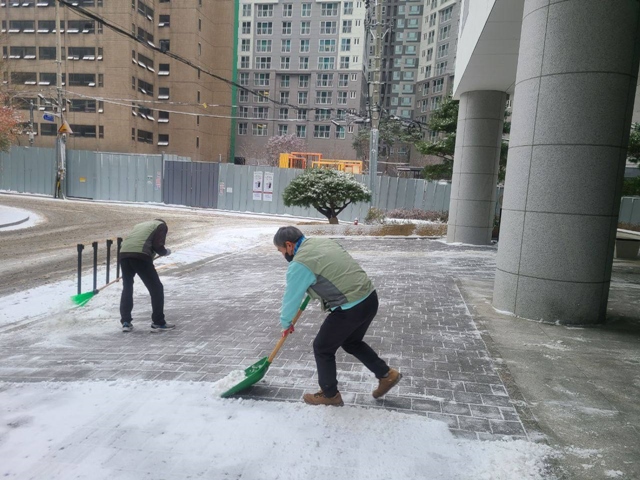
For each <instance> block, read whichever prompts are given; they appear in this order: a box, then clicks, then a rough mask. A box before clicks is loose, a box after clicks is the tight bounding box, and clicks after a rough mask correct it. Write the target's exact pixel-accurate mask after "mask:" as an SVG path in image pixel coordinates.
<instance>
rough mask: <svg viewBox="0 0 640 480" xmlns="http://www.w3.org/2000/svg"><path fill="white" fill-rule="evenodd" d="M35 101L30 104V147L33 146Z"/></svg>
mask: <svg viewBox="0 0 640 480" xmlns="http://www.w3.org/2000/svg"><path fill="white" fill-rule="evenodd" d="M33 141H34V139H33V100H31V101H30V102H29V145H33Z"/></svg>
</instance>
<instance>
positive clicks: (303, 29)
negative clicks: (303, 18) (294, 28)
mask: <svg viewBox="0 0 640 480" xmlns="http://www.w3.org/2000/svg"><path fill="white" fill-rule="evenodd" d="M310 33H311V22H300V35H309V34H310Z"/></svg>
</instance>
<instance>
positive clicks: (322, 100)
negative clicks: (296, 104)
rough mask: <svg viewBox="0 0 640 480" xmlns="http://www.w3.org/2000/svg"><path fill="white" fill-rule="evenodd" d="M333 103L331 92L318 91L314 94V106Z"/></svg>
mask: <svg viewBox="0 0 640 480" xmlns="http://www.w3.org/2000/svg"><path fill="white" fill-rule="evenodd" d="M332 103H333V92H327V91H324V90H319V91H317V92H316V105H331V104H332Z"/></svg>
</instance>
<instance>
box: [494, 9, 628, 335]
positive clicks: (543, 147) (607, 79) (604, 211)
mask: <svg viewBox="0 0 640 480" xmlns="http://www.w3.org/2000/svg"><path fill="white" fill-rule="evenodd" d="M639 19H640V3H639V2H631V1H613V2H603V1H601V0H565V1H562V2H558V1H554V0H525V5H524V12H523V22H522V35H521V41H520V52H519V58H518V69H517V74H516V85H515V94H514V107H513V116H512V124H511V138H510V142H509V157H508V167H507V176H506V182H505V194H504V201H503V205H502V219H501V228H500V242H499V245H498V256H497V269H496V278H495V285H494V293H493V305H494V307H495V308H497V309H499V310H504V311H508V312H512V313H514V314H516V315H517V316H520V317H525V318H529V319H534V320H543V321H547V322H559V323H563V324H592V323H597V322H601V321H603V320H604V318H605V314H606V307H607V300H608V295H609V282H610V279H611V266H612V263H613V249H614V241H615V234H616V228H617V222H618V212H619V208H620V189H621V185H622V178H623V175H624V168H625V151H626V146H627V142H628V138H629V129H630V124H631V114H632V111H633V103H634V96H635V90H636V83H637V75H638V51H639V49H640V48H639V45H640V38H639V36H638V21H639Z"/></svg>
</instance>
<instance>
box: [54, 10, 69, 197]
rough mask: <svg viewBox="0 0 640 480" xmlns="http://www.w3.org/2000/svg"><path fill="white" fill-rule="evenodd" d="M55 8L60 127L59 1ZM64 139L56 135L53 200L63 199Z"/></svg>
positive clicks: (60, 41)
mask: <svg viewBox="0 0 640 480" xmlns="http://www.w3.org/2000/svg"><path fill="white" fill-rule="evenodd" d="M55 6H56V12H55V14H56V67H57V70H56V90H57V93H58V114H59V115H60V127H61V128H62V126H63V125H64V116H63V114H62V109H63V103H62V36H61V34H60V1H59V0H55ZM65 146H66V145H65V139H64V137H63V134H61V133H58V135H57V137H56V166H57V168H56V181H55V184H54V190H53V196H54V198H62V199H64V197H65V193H66V188H65V173H66V162H65V154H66V151H65Z"/></svg>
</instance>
